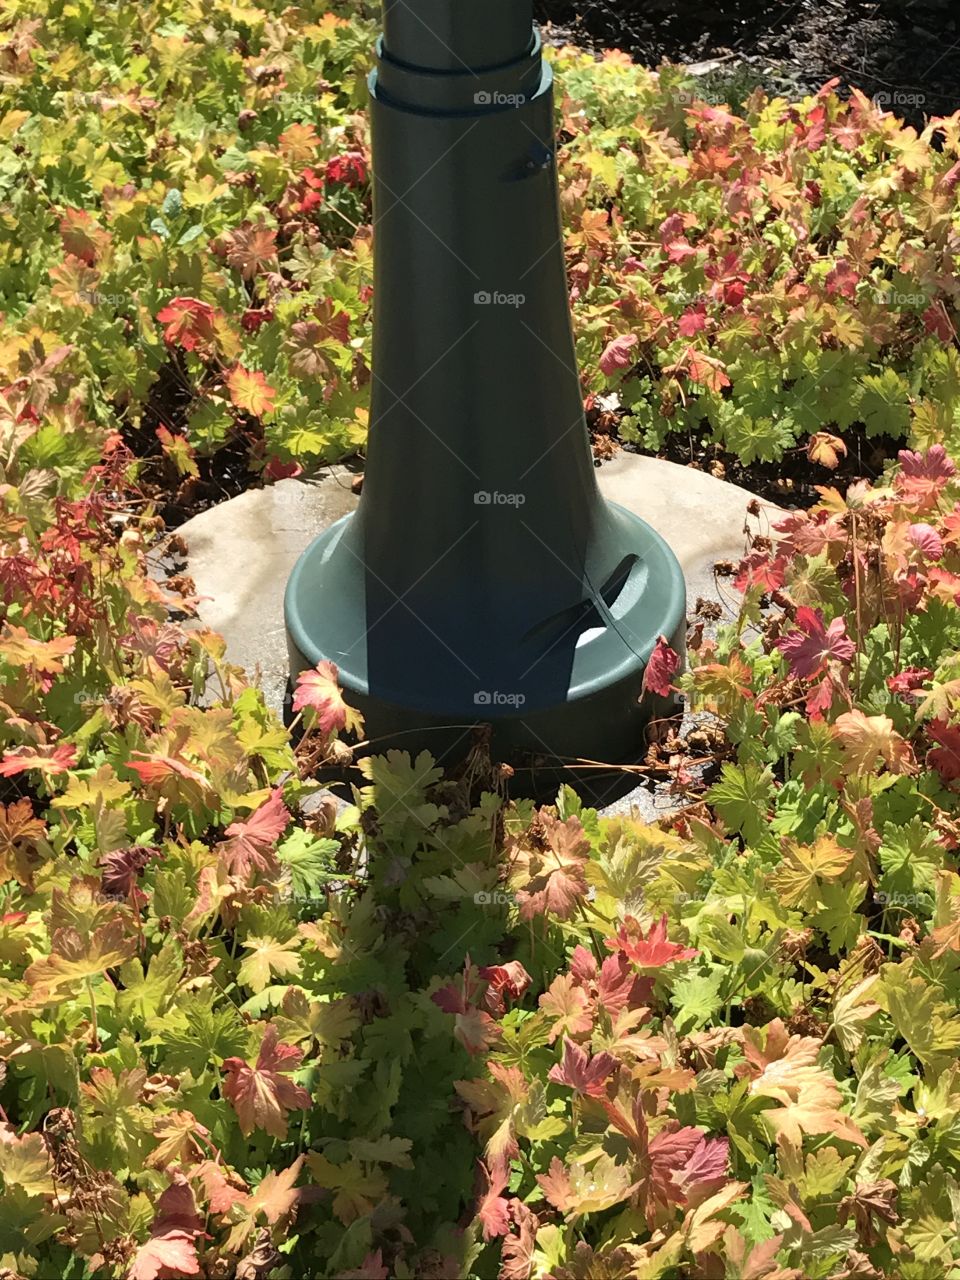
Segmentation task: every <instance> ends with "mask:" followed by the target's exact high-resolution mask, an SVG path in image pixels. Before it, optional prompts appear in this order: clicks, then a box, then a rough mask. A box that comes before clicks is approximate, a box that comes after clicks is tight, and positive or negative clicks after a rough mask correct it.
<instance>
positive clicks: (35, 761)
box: [0, 742, 77, 778]
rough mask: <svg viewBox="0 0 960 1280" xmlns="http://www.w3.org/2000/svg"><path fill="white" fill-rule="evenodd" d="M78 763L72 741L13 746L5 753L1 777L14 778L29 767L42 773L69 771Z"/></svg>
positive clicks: (0, 766) (0, 764) (0, 770)
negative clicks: (57, 744) (32, 745)
mask: <svg viewBox="0 0 960 1280" xmlns="http://www.w3.org/2000/svg"><path fill="white" fill-rule="evenodd" d="M76 763H77V749H76V747H75V746H74V745H73V743H72V742H63V743H61V744H60V746H58V747H43V746H39V747H13V748H11V750H9V751H5V752H4V753H3V759H2V760H0V777H2V778H12V777H14V776H15V775H16V774H18V773H23V772H24V771H25V770H27V769H39V770H40V772H41V773H67V772H68V770H70V769H72V768H73V767H74V765H75V764H76Z"/></svg>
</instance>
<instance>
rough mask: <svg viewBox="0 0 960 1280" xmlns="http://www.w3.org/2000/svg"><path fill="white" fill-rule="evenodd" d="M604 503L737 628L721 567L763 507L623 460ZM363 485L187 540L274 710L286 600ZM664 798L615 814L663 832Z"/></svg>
mask: <svg viewBox="0 0 960 1280" xmlns="http://www.w3.org/2000/svg"><path fill="white" fill-rule="evenodd" d="M597 478H598V481H599V484H600V489H601V491H602V493H603V495H604V497H606V498H608V499H610V500H611V501H612V502H617V503H619V504H620V505H621V506H624V507H626V508H627V509H628V510H630V511H633V512H635V513H636V514H637V515H639V516H641V517H642V518H643V519H644V520H646V521H647V522H648V523H649V524H651V525H652V526H653V527H654V529H656V530H657V532H658V533H660V534H661V535H662V536H663V537H664V538H665V539H666V540H667V542H668V543H669V544H670V546H671V547H672V548H673V550H674V552H675V553H676V555H677V558H678V560H679V561H680V564H681V566H682V568H683V571H684V576H685V578H686V582H687V594H688V600H689V608H690V611H691V612H692V610H693V608H694V606H695V604H696V601H697V599H698V597H702V598H703V599H705V600H715V601H718V602H719V603H720V604H721V605H722V606H723V608H724V610H725V615H726V616H728V617H731V616H733V613H734V609H735V607H736V601H737V593H736V592H735V590H734V588H733V586H732V584H731V583H730V582H729V581H726V582H724V583H723V585H722V587H721V588H720V589H718V586H717V582H716V579H715V576H714V573H713V565H714V563H715V562H716V561H717V560H734V561H735V560H737V559H739V557H740V556H742V555H743V553H744V550H745V548H746V546H747V534H746V525H747V520H748V517H747V505H748V503H750V502H751V501H753V498H754V495H752V494H751V493H749V492H748V491H747V490H746V489H741V488H739V487H738V486H737V485H733V484H728V483H726V482H725V481H722V480H717V479H715V478H714V477H713V476H710V475H707V474H706V473H705V472H703V471H697V470H695V469H693V468H691V467H682V466H678V465H677V464H676V463H672V462H664V461H661V460H660V459H658V458H648V457H643V456H640V455H638V454H630V453H626V452H622V453H620V454H619V455H618V456H617V457H616V458H615V459H613V460H612V461H611V462H608V463H606V464H605V465H604V466H603V467H601V468H600V470H599V471H598V476H597ZM352 479H353V475H352V473H351V472H350V471H349V470H348V469H347V468H345V467H330V468H327V469H326V470H325V471H324V472H323V473H322V474H321V475H319V476H318V477H316V478H314V479H309V480H302V479H297V480H281V481H279V482H278V483H276V484H274V485H271V486H269V487H268V488H265V489H252V490H249V491H248V492H247V493H244V494H241V495H240V496H239V497H237V498H233V499H231V500H230V501H229V502H224V503H222V504H221V505H220V506H217V507H213V508H212V509H211V510H209V511H204V512H202V513H201V514H200V515H197V516H194V518H193V519H192V520H189V521H188V522H187V523H186V524H185V525H183V526H182V527H181V528H180V529H179V530H178V532H179V533H180V535H181V537H182V538H183V539H184V541H185V542H186V545H187V568H186V571H187V573H188V574H189V575H190V576H191V577H192V578H193V580H194V582H195V583H196V587H197V594H198V595H199V596H200V597H201V603H200V617H201V619H202V621H203V622H204V623H205V624H206V625H208V626H210V627H212V628H213V629H214V630H216V631H219V632H220V633H221V634H222V635H223V636H224V638H225V640H226V642H227V656H228V659H229V660H230V661H231V662H233V663H235V664H236V665H237V666H241V667H243V668H245V670H246V671H247V673H248V675H249V676H250V677H251V678H252V679H253V680H255V681H257V682H258V683H259V684H260V686H261V687H262V688H263V690H264V694H265V697H266V700H267V702H268V703H269V704H270V705H271V706H272V707H274V708H275V709H277V710H278V711H279V710H280V709H281V707H282V704H283V695H284V688H285V685H286V679H287V651H286V637H285V633H284V627H283V593H284V589H285V587H286V583H287V578H288V577H289V575H290V571H291V570H292V568H293V566H294V563H295V561H296V560H297V557H298V556H299V555H300V553H301V552H302V551H303V550H304V548H305V547H306V546H307V545H308V544H309V543H310V542H311V541H312V540H313V539H314V538H315V537H316V536H317V534H319V533H320V532H321V531H322V530H323V529H325V528H327V527H329V525H331V524H333V522H334V521H335V520H339V519H340V517H341V516H343V515H346V514H347V513H348V512H350V511H352V510H354V508H355V507H356V505H357V502H358V498H357V496H356V495H355V494H354V493H353V491H352V489H351V480H352ZM760 505H761V515H760V517H759V519H754V518H751V519H750V521H749V525H750V528H751V529H752V531H753V533H766V532H767V531H768V526H769V523H770V521H771V520H774V519H776V518H777V516H778V515H779V514H780V512H779V509H778V508H776V507H772V506H771V505H770V504H768V503H761V504H760ZM672 807H673V806H672V801H671V800H670V798H669V797H665V796H664V795H663V794H662V793H661V794H659V795H652V794H651V792H650V791H649V790H648V789H647V788H640V789H638V790H637V791H636V792H632V793H631V794H630V795H629V796H626V797H624V798H622V799H621V800H619V801H618V802H617V803H616V804H615V805H613V806H612V807H611V810H610V811H615V812H618V813H619V812H624V813H629V812H631V811H633V810H636V811H638V813H639V816H643V817H646V818H647V819H648V820H652V819H653V818H655V817H662V816H663V815H664V814H665V813H668V812H669V811H670V809H671V808H672Z"/></svg>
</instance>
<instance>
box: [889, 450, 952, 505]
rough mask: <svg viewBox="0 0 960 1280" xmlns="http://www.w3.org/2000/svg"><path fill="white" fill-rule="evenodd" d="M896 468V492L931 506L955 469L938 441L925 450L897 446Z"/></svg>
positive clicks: (908, 498) (915, 502) (910, 499)
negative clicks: (897, 463)
mask: <svg viewBox="0 0 960 1280" xmlns="http://www.w3.org/2000/svg"><path fill="white" fill-rule="evenodd" d="M897 459H898V461H899V463H900V470H899V472H898V473H897V475H896V476H895V477H894V481H893V483H894V487H895V488H896V490H897V492H898V493H899V494H900V495H901V496H902V497H903V498H905V499H907V500H908V501H909V502H911V503H912V504H914V505H915V506H919V507H926V506H933V505H935V504H936V502H937V499H938V498H939V497H940V494H941V493H942V491H943V489H944V488H945V486H946V484H947V482H948V481H949V480H952V479H953V477H954V476H955V475H956V474H957V468H956V467H955V466H954V464H953V462H952V461H951V460H950V458H948V457H947V451H946V449H945V448H944V447H943V445H942V444H935V445H931V446H930V448H929V449H928V450H927V451H926V453H915V452H914V451H913V450H912V449H901V450H900V452H899V453H898V454H897Z"/></svg>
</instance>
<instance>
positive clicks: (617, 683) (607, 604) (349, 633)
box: [284, 503, 686, 769]
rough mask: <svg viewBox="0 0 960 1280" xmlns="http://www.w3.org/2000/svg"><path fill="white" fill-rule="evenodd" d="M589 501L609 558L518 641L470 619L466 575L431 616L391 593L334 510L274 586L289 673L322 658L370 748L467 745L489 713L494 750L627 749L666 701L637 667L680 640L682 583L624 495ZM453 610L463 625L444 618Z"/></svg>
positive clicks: (589, 754) (608, 756)
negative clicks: (607, 568) (279, 592)
mask: <svg viewBox="0 0 960 1280" xmlns="http://www.w3.org/2000/svg"><path fill="white" fill-rule="evenodd" d="M601 505H602V509H603V510H604V511H605V512H606V513H607V514H608V515H609V517H610V522H609V524H608V525H606V526H605V528H604V530H603V532H604V533H605V534H606V538H607V540H609V539H611V538H613V539H615V540H616V544H617V548H618V552H619V555H618V558H617V569H616V570H615V572H614V573H613V574H612V575H609V576H608V579H607V581H606V582H605V583H603V584H602V585H598V587H597V590H596V591H595V593H594V594H593V596H592V598H589V597H588V598H585V599H584V600H583V601H582V602H581V604H580V605H578V606H576V607H574V608H572V609H569V610H567V611H565V613H564V614H562V615H560V616H558V617H554V618H550V619H547V620H545V622H544V623H543V625H542V626H541V627H540V628H538V631H539V634H534V635H532V636H528V637H525V639H526V641H527V642H528V643H527V644H525V645H523V646H521V648H520V650H519V651H518V646H517V645H516V642H515V637H510V636H508V635H505V634H503V633H500V634H499V635H498V633H497V632H496V631H495V630H493V631H491V630H490V629H489V628H487V627H482V626H481V627H476V628H474V627H472V626H471V625H470V623H471V621H472V622H476V621H477V617H478V615H477V602H476V598H475V593H476V589H477V583H476V582H471V581H466V582H464V583H463V584H462V589H463V592H464V600H463V601H462V602H461V606H462V607H458V602H457V601H456V600H452V599H450V596H449V592H448V593H447V594H446V595H445V596H444V598H442V599H438V600H437V601H436V604H437V609H436V614H437V616H436V617H431V616H429V615H428V616H424V609H423V606H424V604H425V603H426V604H427V605H429V603H430V602H431V597H430V596H429V594H427V593H425V594H424V595H422V596H419V598H418V600H417V602H416V603H417V604H419V605H420V606H421V607H420V608H419V609H417V608H416V607H414V608H411V607H410V605H409V604H408V603H407V601H405V600H403V599H400V598H396V597H395V598H393V599H392V600H391V599H390V597H389V595H385V594H384V593H383V592H382V591H381V590H380V587H379V585H378V583H377V581H376V579H375V577H374V576H372V575H371V574H370V573H369V572H366V573H365V572H364V570H363V565H364V555H363V521H362V520H361V519H360V513H359V512H358V513H357V514H355V515H350V516H346V517H344V519H342V520H339V521H338V522H337V523H336V524H334V525H332V526H331V527H330V528H329V529H327V530H326V531H325V532H324V533H323V534H321V535H320V537H319V538H317V539H316V540H315V541H314V542H313V543H312V544H311V545H310V546H309V547H308V548H307V550H306V551H305V552H304V553H303V555H302V556H301V557H300V560H299V561H298V562H297V564H296V566H295V568H294V571H293V573H292V575H291V577H290V580H289V583H288V586H287V591H286V598H285V606H284V612H285V619H286V628H287V643H288V650H289V657H290V670H291V673H292V676H293V677H294V678H295V677H296V675H297V674H298V673H299V672H301V671H305V670H309V669H310V668H312V667H314V666H316V664H317V663H318V662H321V661H324V660H327V661H330V662H332V663H334V664H335V666H336V667H337V669H338V671H339V673H340V682H341V685H342V687H343V690H344V694H345V696H346V698H347V700H348V701H349V702H350V703H351V705H353V706H355V707H356V708H357V709H358V710H359V711H361V712H362V713H363V715H364V718H365V722H366V734H365V736H366V739H367V741H369V742H370V749H371V751H372V752H377V753H379V752H382V751H385V750H387V749H389V748H400V749H403V750H406V751H409V752H410V753H411V754H412V755H416V754H417V753H418V752H420V751H423V750H427V751H429V752H430V753H431V755H433V756H434V758H436V759H438V760H450V759H453V758H455V757H456V755H457V754H458V753H461V752H463V753H465V752H466V750H467V749H468V747H469V745H470V741H471V730H472V729H473V728H474V727H475V726H477V725H480V724H489V725H490V726H491V728H492V738H491V751H492V753H493V755H494V757H495V758H496V759H498V760H504V761H506V762H508V763H510V764H513V765H515V766H519V767H520V768H523V769H526V768H528V767H530V765H531V763H532V762H533V761H540V762H542V763H543V765H546V764H547V762H550V764H551V765H553V766H557V765H559V764H562V763H564V762H569V761H574V760H590V761H594V762H602V763H609V764H618V763H627V762H632V761H635V760H636V759H637V758H638V756H639V755H640V754H641V753H642V750H643V746H644V743H645V737H646V729H647V726H648V725H649V723H650V721H651V720H655V719H661V718H663V717H666V716H669V715H671V714H672V713H673V712H674V711H675V709H676V702H675V699H674V698H673V697H672V696H668V697H660V696H657V695H654V694H652V693H651V692H649V691H648V692H646V693H644V692H643V676H644V671H645V669H646V665H647V662H648V661H649V658H650V655H651V653H652V652H653V649H654V646H655V645H656V643H657V640H658V638H659V637H660V636H661V635H663V636H665V637H666V639H667V641H668V642H669V644H670V645H671V647H672V648H673V649H675V650H676V651H677V652H678V653H680V654H682V653H683V652H684V642H685V631H686V617H685V612H686V589H685V585H684V580H683V573H682V570H681V568H680V565H679V563H678V562H677V560H676V557H675V556H674V555H673V552H672V551H671V550H670V548H669V547H668V546H667V544H666V543H665V542H664V540H663V539H662V538H661V537H660V535H659V534H657V533H656V532H655V531H654V530H653V529H652V528H650V526H649V525H647V524H646V523H645V522H644V521H643V520H640V519H639V518H638V517H636V516H635V515H633V514H632V513H631V512H629V511H627V510H625V509H624V508H623V507H619V506H616V505H615V504H612V503H602V504H601ZM606 550H607V553H608V554H607V555H605V556H603V557H602V559H603V560H605V561H606V563H607V564H609V563H610V562H611V559H610V556H609V546H607V547H606ZM470 597H472V598H470ZM502 607H503V602H500V609H501V611H502ZM458 620H460V621H461V622H463V623H465V625H459V626H457V625H452V624H453V623H456V622H457V621H458ZM441 625H442V626H443V628H444V633H445V636H446V637H447V639H442V638H441V637H440V635H439V634H438V630H437V628H438V627H440V626H441ZM498 640H499V644H498Z"/></svg>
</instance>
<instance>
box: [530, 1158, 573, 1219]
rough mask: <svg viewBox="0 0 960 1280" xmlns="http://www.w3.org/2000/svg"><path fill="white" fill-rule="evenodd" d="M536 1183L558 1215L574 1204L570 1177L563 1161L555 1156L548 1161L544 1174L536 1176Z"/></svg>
mask: <svg viewBox="0 0 960 1280" xmlns="http://www.w3.org/2000/svg"><path fill="white" fill-rule="evenodd" d="M537 1182H538V1183H539V1185H540V1190H541V1191H542V1192H543V1194H544V1197H545V1199H546V1200H547V1203H548V1204H552V1205H553V1207H554V1208H555V1209H557V1210H559V1211H560V1213H566V1212H567V1210H568V1209H570V1208H572V1207H573V1205H574V1204H576V1196H575V1195H574V1194H573V1188H572V1187H571V1185H570V1175H569V1174H568V1173H567V1170H566V1167H565V1166H564V1164H563V1161H562V1160H559V1159H558V1158H557V1157H556V1156H554V1157H553V1159H552V1160H551V1161H550V1168H549V1169H548V1170H547V1172H546V1173H538V1174H537Z"/></svg>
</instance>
